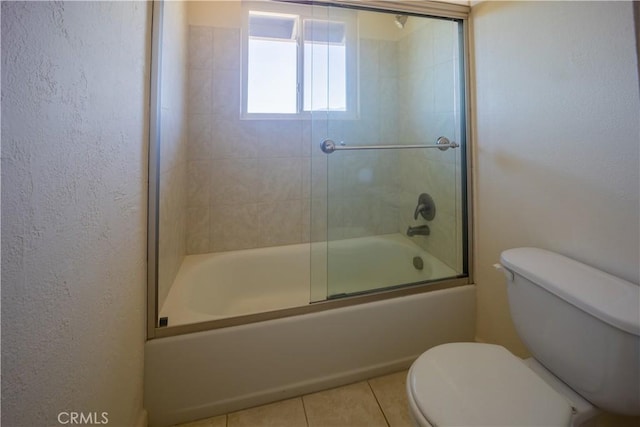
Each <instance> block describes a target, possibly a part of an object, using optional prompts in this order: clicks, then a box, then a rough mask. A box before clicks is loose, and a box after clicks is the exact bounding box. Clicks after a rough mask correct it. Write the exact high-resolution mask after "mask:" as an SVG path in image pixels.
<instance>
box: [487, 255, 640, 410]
mask: <svg viewBox="0 0 640 427" xmlns="http://www.w3.org/2000/svg"><path fill="white" fill-rule="evenodd" d="M500 263H501V264H502V266H503V267H504V268H505V269H506V272H505V274H506V276H507V292H508V296H509V308H510V311H511V316H512V318H513V322H514V324H515V327H516V330H517V331H518V334H519V335H520V338H522V340H523V342H524V343H525V345H526V346H527V347H528V349H529V351H531V354H532V355H533V357H534V358H535V359H536V360H538V361H539V362H540V363H541V364H542V365H544V366H545V367H546V368H547V369H548V370H549V371H551V372H552V373H554V374H555V375H556V376H557V377H558V378H560V379H561V380H562V381H563V382H565V383H566V384H567V385H568V386H569V387H571V388H572V389H573V390H575V391H576V392H577V393H578V394H580V395H581V396H582V397H584V398H585V399H587V400H589V401H590V402H591V403H592V404H594V405H595V406H597V407H599V408H601V409H603V410H606V411H609V412H613V413H618V414H625V415H640V287H639V286H638V285H636V284H633V283H630V282H627V281H625V280H622V279H620V278H618V277H615V276H612V275H610V274H607V273H605V272H603V271H600V270H597V269H595V268H593V267H589V266H587V265H585V264H582V263H580V262H578V261H575V260H572V259H570V258H567V257H565V256H562V255H559V254H556V253H553V252H550V251H546V250H542V249H537V248H517V249H509V250H506V251H504V252H503V253H502V255H501V257H500Z"/></svg>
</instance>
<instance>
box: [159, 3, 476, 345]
mask: <svg viewBox="0 0 640 427" xmlns="http://www.w3.org/2000/svg"><path fill="white" fill-rule="evenodd" d="M274 1H278V0H274ZM300 3H306V4H309V2H305V1H301V2H300ZM311 3H312V4H314V5H325V6H338V7H348V8H356V9H361V10H371V11H381V12H388V13H404V14H410V15H415V16H424V17H432V18H445V19H453V20H456V21H459V22H460V23H461V26H462V31H461V50H460V59H461V60H460V68H459V69H460V76H461V82H462V83H463V88H462V93H461V97H460V98H461V101H462V103H463V106H462V107H463V108H461V109H460V115H461V118H460V122H461V123H462V124H463V125H464V129H462V133H461V135H462V138H463V141H456V142H458V143H460V145H461V146H462V147H464V151H463V156H462V159H461V165H462V166H463V168H464V173H463V178H464V179H463V180H462V182H461V184H462V194H463V195H464V196H466V197H465V200H464V203H463V207H462V215H463V218H465V217H466V222H465V224H464V226H463V236H464V239H463V242H462V244H463V250H462V253H463V257H464V259H465V260H466V262H465V263H464V264H465V265H466V267H467V271H466V273H467V275H466V277H462V278H452V279H444V280H440V281H437V282H428V283H424V284H414V285H411V286H407V287H401V288H393V289H383V290H377V291H374V292H372V293H368V294H363V295H352V296H345V297H343V298H339V299H327V300H324V301H319V302H314V303H310V304H308V305H305V306H299V307H293V308H285V309H280V310H275V311H269V312H263V313H256V314H248V315H242V316H237V317H230V318H226V319H219V320H210V321H205V322H200V323H192V324H186V325H177V326H171V327H159V325H158V312H159V307H158V294H157V281H158V253H159V249H158V248H159V244H158V235H159V233H158V230H159V215H158V214H159V199H160V195H159V191H160V185H159V184H160V179H159V174H160V166H159V165H160V137H161V135H160V113H161V106H160V93H161V87H160V85H161V84H160V83H161V75H160V73H161V67H160V64H161V60H162V42H161V40H162V25H159V24H158V23H162V18H163V10H164V2H163V1H162V0H155V1H154V2H153V5H152V9H153V15H152V34H151V76H150V97H149V101H150V105H149V165H148V171H149V195H148V218H149V220H148V248H147V340H151V339H154V338H162V337H170V336H176V335H182V334H187V333H192V332H201V331H207V330H213V329H219V328H225V327H230V326H238V325H244V324H249V323H255V322H262V321H266V320H272V319H280V318H285V317H290V316H297V315H304V314H310V313H316V312H320V311H325V310H332V309H336V308H341V307H348V306H354V305H359V304H366V303H370V302H374V301H380V300H385V299H389V298H396V297H401V296H407V295H413V294H421V293H426V292H433V291H439V290H443V289H448V288H454V287H458V286H464V285H469V284H473V251H472V249H473V240H472V239H473V215H472V196H473V195H472V189H473V186H472V176H471V170H472V169H471V162H472V157H473V156H472V145H471V144H470V141H471V138H472V132H471V126H472V124H471V119H470V118H471V111H470V103H471V98H470V96H471V95H470V86H469V85H470V76H469V60H470V57H469V48H468V46H469V28H468V27H469V11H470V8H469V6H464V5H460V4H452V3H450V4H448V3H440V2H433V1H428V0H426V1H422V2H415V1H411V0H408V1H380V0H373V1H371V0H323V1H320V2H315V1H314V2H311Z"/></svg>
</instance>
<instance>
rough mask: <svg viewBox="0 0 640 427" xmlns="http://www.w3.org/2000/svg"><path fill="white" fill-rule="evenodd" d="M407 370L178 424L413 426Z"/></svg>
mask: <svg viewBox="0 0 640 427" xmlns="http://www.w3.org/2000/svg"><path fill="white" fill-rule="evenodd" d="M406 378H407V371H401V372H397V373H395V374H391V375H385V376H383V377H378V378H373V379H370V380H368V381H362V382H359V383H355V384H349V385H346V386H343V387H338V388H334V389H331V390H325V391H320V392H318V393H313V394H307V395H304V396H301V397H295V398H293V399H288V400H283V401H281V402H275V403H271V404H268V405H264V406H258V407H255V408H249V409H245V410H242V411H238V412H232V413H230V414H227V415H220V416H217V417H213V418H207V419H204V420H200V421H194V422H191V423H188V424H180V425H179V426H176V427H261V426H274V427H275V426H277V427H359V426H363V427H364V426H366V427H377V426H380V427H410V426H411V420H410V418H409V413H408V410H409V409H408V403H407V397H406V391H405V384H406Z"/></svg>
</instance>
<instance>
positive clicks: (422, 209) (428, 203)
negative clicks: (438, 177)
mask: <svg viewBox="0 0 640 427" xmlns="http://www.w3.org/2000/svg"><path fill="white" fill-rule="evenodd" d="M418 214H420V215H422V218H424V219H426V220H427V221H431V220H432V219H433V218H434V217H435V216H436V204H435V202H434V201H433V199H432V198H431V196H430V195H428V194H427V193H422V194H420V196H418V206H416V210H415V212H414V213H413V219H418Z"/></svg>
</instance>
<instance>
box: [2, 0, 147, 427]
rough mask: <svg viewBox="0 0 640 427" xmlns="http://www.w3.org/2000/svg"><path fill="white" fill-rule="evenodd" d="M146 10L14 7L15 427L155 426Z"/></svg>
mask: <svg viewBox="0 0 640 427" xmlns="http://www.w3.org/2000/svg"><path fill="white" fill-rule="evenodd" d="M149 23H150V6H149V5H148V4H147V3H144V2H69V3H64V2H56V3H54V2H2V255H3V257H2V424H3V425H7V426H15V427H20V426H24V427H33V426H44V425H57V424H58V420H57V415H58V413H59V412H61V411H82V412H85V413H88V412H91V411H97V412H98V413H100V412H108V418H109V425H114V426H131V425H136V423H138V422H140V419H141V415H142V413H143V412H142V388H143V352H144V350H143V344H144V339H145V338H144V331H145V258H146V245H145V240H146V237H145V227H146V191H147V188H146V175H147V174H146V154H147V147H146V144H147V142H146V141H147V99H148V96H147V95H148V94H147V87H148V67H147V63H148V53H149V52H148V46H149V38H148V37H149Z"/></svg>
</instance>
